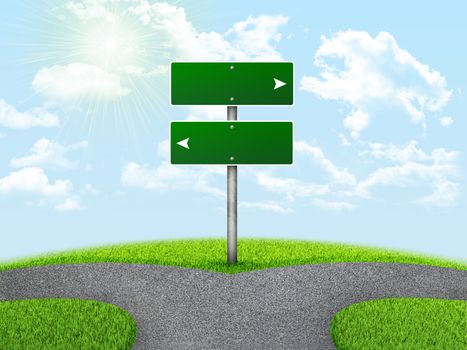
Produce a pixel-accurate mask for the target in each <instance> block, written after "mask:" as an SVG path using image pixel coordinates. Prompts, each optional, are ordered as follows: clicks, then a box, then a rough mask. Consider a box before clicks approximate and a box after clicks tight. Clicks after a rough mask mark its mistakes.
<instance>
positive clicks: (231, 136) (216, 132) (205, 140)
mask: <svg viewBox="0 0 467 350" xmlns="http://www.w3.org/2000/svg"><path fill="white" fill-rule="evenodd" d="M171 103H172V105H226V106H227V121H225V122H222V121H219V122H207V121H206V122H189V121H186V122H171V125H170V162H171V163H172V164H174V165H227V262H228V263H230V264H233V263H236V262H237V165H279V164H283V165H291V164H292V163H293V123H292V122H290V121H285V122H284V121H281V122H263V121H261V122H260V121H237V105H292V104H293V63H291V62H265V63H263V62H261V63H259V62H173V63H172V65H171Z"/></svg>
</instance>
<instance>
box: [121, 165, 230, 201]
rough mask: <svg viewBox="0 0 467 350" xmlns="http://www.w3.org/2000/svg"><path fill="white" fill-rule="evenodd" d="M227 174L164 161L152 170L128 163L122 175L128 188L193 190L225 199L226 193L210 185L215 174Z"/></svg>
mask: <svg viewBox="0 0 467 350" xmlns="http://www.w3.org/2000/svg"><path fill="white" fill-rule="evenodd" d="M219 173H225V171H223V170H221V169H219V168H215V167H206V168H201V169H199V168H187V167H184V168H181V167H176V166H172V165H170V164H169V163H168V162H167V161H163V162H162V163H161V164H160V165H159V166H158V167H156V168H150V167H148V166H146V165H140V164H138V163H135V162H130V163H128V164H127V165H126V166H125V167H124V169H123V171H122V175H121V181H122V184H123V185H124V186H126V187H137V188H145V189H150V190H160V191H167V190H172V191H187V190H193V191H197V192H204V193H209V194H211V195H214V196H216V197H225V196H226V195H225V192H224V191H223V190H221V189H219V188H217V187H214V186H212V185H210V184H209V180H210V178H211V177H212V175H214V174H219Z"/></svg>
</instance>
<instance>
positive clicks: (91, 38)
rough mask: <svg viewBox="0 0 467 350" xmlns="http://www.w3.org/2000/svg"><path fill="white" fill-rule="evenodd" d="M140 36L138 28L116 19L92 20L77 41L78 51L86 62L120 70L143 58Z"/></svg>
mask: <svg viewBox="0 0 467 350" xmlns="http://www.w3.org/2000/svg"><path fill="white" fill-rule="evenodd" d="M142 37H143V35H142V34H141V33H138V27H136V26H131V25H130V24H129V23H125V21H124V20H119V19H116V20H115V21H114V22H113V23H107V22H105V21H104V22H102V23H99V22H97V23H93V24H92V25H88V26H86V27H85V28H83V30H82V32H81V34H80V38H79V40H78V46H77V50H78V54H79V55H80V56H82V59H83V60H84V61H86V62H88V63H89V64H93V65H96V66H99V67H101V68H104V69H106V70H116V71H118V72H123V71H125V69H126V68H127V67H134V66H138V65H140V64H141V62H142V61H143V60H144V51H145V50H144V44H145V43H144V42H142V39H141V38H142Z"/></svg>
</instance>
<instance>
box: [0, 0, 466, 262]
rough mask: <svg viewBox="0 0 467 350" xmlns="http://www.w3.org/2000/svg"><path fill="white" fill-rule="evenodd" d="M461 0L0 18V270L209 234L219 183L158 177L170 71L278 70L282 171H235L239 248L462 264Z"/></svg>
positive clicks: (55, 11)
mask: <svg viewBox="0 0 467 350" xmlns="http://www.w3.org/2000/svg"><path fill="white" fill-rule="evenodd" d="M465 12H466V8H465V5H464V4H463V3H462V2H451V1H444V2H442V3H438V4H427V3H426V2H410V3H409V2H406V1H405V2H402V1H395V2H394V1H393V2H387V3H386V4H377V5H376V4H371V5H369V4H368V3H367V2H363V1H353V2H351V3H346V4H344V2H326V3H322V2H320V3H317V2H309V1H287V2H285V1H259V0H257V1H248V2H238V1H237V2H221V1H208V0H203V1H186V0H185V1H178V2H176V3H175V2H162V1H159V2H154V1H143V0H131V1H109V0H82V1H67V2H62V1H23V2H21V3H19V2H15V3H13V2H8V3H7V2H2V3H1V4H0V77H1V79H0V237H1V244H0V260H6V259H11V258H15V257H22V256H27V255H31V254H36V253H43V252H49V251H55V250H62V249H68V248H77V247H84V246H92V245H99V244H104V243H116V242H128V241H140V240H151V239H167V238H182V237H214V236H216V237H223V236H225V231H226V200H225V187H226V186H225V185H226V179H225V169H224V168H223V167H172V166H170V165H169V164H168V161H167V160H168V147H167V145H168V144H167V140H168V131H169V129H168V126H169V121H170V120H186V119H190V120H223V119H225V117H226V112H225V107H171V106H170V102H169V73H168V67H169V63H170V62H171V61H176V60H184V61H293V62H295V105H294V106H293V107H274V106H270V107H268V106H262V107H239V110H238V116H239V118H240V119H242V120H293V121H294V123H295V164H294V165H293V166H291V167H241V168H240V169H239V203H240V204H239V237H252V236H256V237H281V238H298V239H307V240H326V241H339V242H352V243H359V244H366V245H375V246H382V247H390V248H398V249H404V250H409V251H417V252H423V253H429V254H433V255H440V256H446V257H452V258H461V259H465V258H466V249H465V247H467V238H466V232H467V222H466V219H465V213H466V212H467V202H466V197H465V171H466V168H467V163H466V160H465V150H466V142H467V141H466V138H465V135H466V131H467V123H466V118H465V117H466V112H467V109H466V104H465V93H466V91H467V86H466V85H467V83H466V82H467V74H466V72H467V70H466V69H465V62H467V47H466V46H465V45H464V44H463V42H464V40H465V36H466V34H467V27H466V25H465V22H464V18H463V14H465Z"/></svg>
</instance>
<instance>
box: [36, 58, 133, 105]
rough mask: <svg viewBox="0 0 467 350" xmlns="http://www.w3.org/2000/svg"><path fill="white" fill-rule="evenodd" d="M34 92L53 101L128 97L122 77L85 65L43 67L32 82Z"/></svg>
mask: <svg viewBox="0 0 467 350" xmlns="http://www.w3.org/2000/svg"><path fill="white" fill-rule="evenodd" d="M32 86H33V88H34V90H35V91H36V92H37V93H39V94H41V95H42V96H44V97H45V98H47V99H49V100H51V101H59V102H76V101H80V100H83V99H85V100H99V99H101V100H102V99H103V100H108V99H113V98H119V97H124V96H127V95H128V94H129V93H130V90H129V89H127V88H125V87H123V86H122V85H121V79H120V77H119V76H118V75H116V74H112V73H109V72H107V71H105V70H103V69H102V68H99V67H97V66H93V65H90V64H84V63H71V64H68V65H66V66H60V65H56V66H53V67H50V68H47V67H46V68H42V69H41V70H39V72H38V73H37V74H36V76H35V77H34V80H33V82H32Z"/></svg>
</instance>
